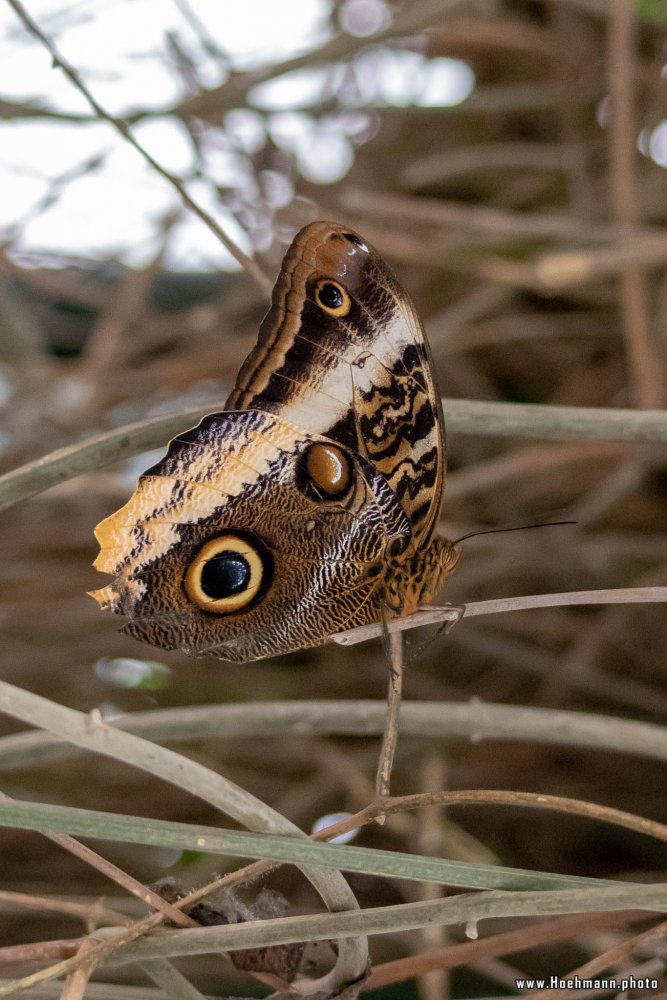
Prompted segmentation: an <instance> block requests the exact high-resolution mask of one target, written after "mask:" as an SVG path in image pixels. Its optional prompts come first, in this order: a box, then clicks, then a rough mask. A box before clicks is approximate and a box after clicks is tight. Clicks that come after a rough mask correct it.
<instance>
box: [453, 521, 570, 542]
mask: <svg viewBox="0 0 667 1000" xmlns="http://www.w3.org/2000/svg"><path fill="white" fill-rule="evenodd" d="M561 524H579V522H578V521H538V522H537V523H536V524H517V525H515V526H514V527H513V528H483V529H482V530H481V531H470V532H469V533H468V534H467V535H461V537H460V538H457V539H456V540H455V541H453V542H452V545H459V543H460V542H465V540H466V539H467V538H474V537H475V536H476V535H499V534H500V533H501V532H503V531H528V529H529V528H555V527H558V526H559V525H561Z"/></svg>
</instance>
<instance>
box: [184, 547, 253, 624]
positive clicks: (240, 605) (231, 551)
mask: <svg viewBox="0 0 667 1000" xmlns="http://www.w3.org/2000/svg"><path fill="white" fill-rule="evenodd" d="M269 561H270V560H269V556H268V553H267V552H266V551H265V550H264V549H262V548H260V547H259V546H257V545H256V544H255V543H253V542H251V541H250V540H249V539H247V538H245V537H243V536H242V535H236V534H227V535H221V536H220V537H219V538H214V539H212V540H211V541H210V542H207V543H206V545H204V546H203V548H201V549H200V550H199V552H198V553H197V555H196V556H195V558H194V560H193V561H192V563H191V564H190V566H189V567H188V569H187V572H186V574H185V581H184V586H185V592H186V594H187V595H188V597H189V599H190V600H191V601H192V603H193V604H196V605H197V606H198V607H200V608H201V609H202V610H203V611H210V612H213V613H215V614H219V615H229V614H232V613H233V612H235V611H242V610H243V609H244V608H247V607H248V606H249V605H250V604H251V603H252V602H253V601H255V600H256V599H257V598H258V597H259V596H260V593H261V591H260V587H262V584H264V585H266V582H267V578H268V577H269V576H270V565H269Z"/></svg>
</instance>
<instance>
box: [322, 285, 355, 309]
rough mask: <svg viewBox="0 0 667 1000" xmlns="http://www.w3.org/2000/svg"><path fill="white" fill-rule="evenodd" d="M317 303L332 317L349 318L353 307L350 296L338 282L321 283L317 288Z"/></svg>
mask: <svg viewBox="0 0 667 1000" xmlns="http://www.w3.org/2000/svg"><path fill="white" fill-rule="evenodd" d="M315 301H316V302H317V304H318V306H320V307H321V308H322V309H324V311H325V312H327V313H329V315H330V316H347V314H348V313H349V311H350V307H351V305H352V301H351V299H350V296H349V295H348V294H347V292H346V291H345V289H344V288H343V286H342V285H339V284H338V282H337V281H320V282H319V284H318V285H317V287H316V288H315Z"/></svg>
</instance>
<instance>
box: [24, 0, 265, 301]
mask: <svg viewBox="0 0 667 1000" xmlns="http://www.w3.org/2000/svg"><path fill="white" fill-rule="evenodd" d="M7 3H8V4H9V5H10V6H11V7H12V8H13V9H14V11H15V12H16V14H17V16H18V18H19V19H20V21H21V22H22V23H23V25H24V26H25V27H26V28H27V30H28V31H29V32H30V33H31V34H32V35H34V36H35V38H37V39H38V40H39V41H40V42H41V43H42V45H43V46H44V47H45V48H46V50H47V51H48V53H49V55H50V56H51V58H52V60H53V65H54V67H58V68H60V69H61V70H62V71H63V73H64V74H65V76H66V77H67V78H68V80H70V82H71V83H72V84H73V86H74V87H75V88H76V89H77V90H78V91H79V93H80V94H82V95H83V97H84V98H85V99H86V101H87V102H88V104H89V105H90V106H91V108H92V109H93V111H94V112H95V114H96V115H97V117H98V118H99V119H100V120H102V121H106V122H108V123H109V124H110V125H111V126H112V127H113V128H114V129H115V130H116V131H117V132H118V133H119V134H120V136H121V137H122V138H123V139H124V140H125V141H126V142H128V143H129V144H130V145H131V146H133V147H134V149H136V151H137V152H138V153H139V155H140V156H141V157H142V158H143V159H144V160H145V161H146V163H148V164H149V166H151V167H152V168H153V170H155V172H156V173H158V174H159V175H160V176H161V177H163V178H164V179H165V180H166V181H167V182H168V183H169V184H171V186H172V187H173V188H174V189H175V190H176V191H177V193H178V195H179V197H180V199H181V201H182V202H183V204H184V205H186V206H187V207H188V208H189V209H190V210H191V211H192V212H194V214H195V215H196V216H197V217H198V218H199V219H201V221H202V222H203V223H204V225H206V226H207V227H208V228H209V229H210V230H211V232H212V233H213V235H214V236H216V237H217V238H218V239H219V240H220V242H221V243H222V245H223V246H224V247H225V248H226V249H227V250H228V251H229V253H230V254H231V255H232V257H234V258H235V260H237V261H238V262H239V264H240V265H241V266H242V267H243V268H245V270H246V271H247V272H248V274H250V275H251V277H253V278H254V279H255V281H256V282H257V284H258V286H259V287H260V289H261V290H262V292H264V294H265V295H266V296H269V295H270V294H271V289H272V287H273V282H272V281H271V280H270V279H269V278H268V277H267V276H266V275H265V274H264V272H263V271H262V269H261V268H260V266H259V265H258V264H257V262H256V261H255V260H253V259H252V257H249V256H248V255H247V254H245V253H244V252H243V251H242V250H241V249H240V248H239V247H238V246H237V245H236V244H235V243H234V241H233V240H231V239H230V238H229V236H227V234H226V233H225V231H224V230H223V229H222V228H221V227H220V226H219V225H218V223H217V222H216V221H215V219H213V217H212V216H211V215H209V214H208V212H205V211H204V209H203V208H201V206H200V205H199V204H198V203H197V202H196V201H195V200H194V199H193V198H191V197H190V195H189V194H188V192H187V191H186V189H185V187H184V185H183V183H182V181H181V180H180V179H179V178H178V177H176V176H175V174H172V173H171V172H170V171H168V170H166V169H165V168H164V167H163V166H161V164H160V163H158V161H157V160H156V159H154V157H152V156H151V154H150V153H149V152H148V150H147V149H145V148H144V147H143V146H142V145H141V143H140V142H139V141H138V140H137V139H135V138H134V136H133V135H132V133H131V132H130V128H129V126H128V124H127V122H124V121H121V120H120V119H118V118H114V117H113V115H111V114H109V112H108V111H106V110H105V109H104V108H103V107H102V105H101V104H100V103H99V102H98V101H97V100H96V98H95V97H93V95H92V94H91V92H90V91H89V90H88V88H87V87H86V85H85V84H84V82H83V80H82V79H81V77H80V76H79V74H78V72H77V71H76V70H75V69H74V67H73V66H71V65H70V63H68V62H67V60H65V59H64V58H63V56H61V55H60V52H59V51H58V49H57V47H56V45H55V44H54V42H53V41H52V40H51V39H50V38H48V37H47V36H46V35H45V34H44V32H43V31H42V30H41V28H40V27H39V25H38V24H37V22H36V21H34V20H33V19H32V17H31V16H30V15H29V14H28V12H27V11H26V9H25V8H24V7H23V5H22V4H21V3H20V2H19V0H7Z"/></svg>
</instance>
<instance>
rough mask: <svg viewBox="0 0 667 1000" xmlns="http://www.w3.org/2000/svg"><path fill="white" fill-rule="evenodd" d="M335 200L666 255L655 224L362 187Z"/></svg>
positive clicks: (400, 214) (666, 242)
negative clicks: (629, 246) (630, 223)
mask: <svg viewBox="0 0 667 1000" xmlns="http://www.w3.org/2000/svg"><path fill="white" fill-rule="evenodd" d="M339 202H340V204H341V206H343V207H344V208H347V209H350V210H351V211H354V212H358V213H359V214H360V215H362V216H366V215H368V216H371V217H375V216H385V217H386V218H387V219H390V220H396V219H406V220H408V221H410V222H422V223H426V224H429V225H442V226H461V227H464V228H469V229H479V230H481V231H482V232H490V233H494V234H498V235H501V236H507V237H509V238H515V239H517V238H519V239H520V238H525V237H526V236H535V237H545V238H553V239H562V240H579V241H582V242H584V243H588V242H596V243H607V242H613V241H619V242H620V241H621V240H632V241H633V246H634V247H639V248H643V247H646V249H647V251H648V250H649V249H650V250H651V251H653V250H654V249H655V250H656V251H658V250H659V251H660V253H661V255H662V257H663V258H664V257H665V256H666V255H667V237H666V236H665V233H664V230H663V229H661V228H659V227H657V226H656V227H654V228H651V227H650V226H624V225H622V224H619V225H614V224H613V223H606V222H599V221H595V220H593V219H590V220H589V219H586V220H585V221H580V220H578V219H577V218H575V216H574V215H566V214H565V213H563V214H562V215H556V214H555V213H554V214H550V213H547V212H508V211H506V210H503V209H501V208H494V207H489V206H486V205H469V204H465V203H463V202H461V203H459V202H453V201H445V200H442V199H439V198H422V197H416V196H413V195H400V194H393V193H389V192H385V191H371V190H368V189H365V188H350V187H348V188H345V189H344V190H343V191H342V192H341V194H340V198H339Z"/></svg>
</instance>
